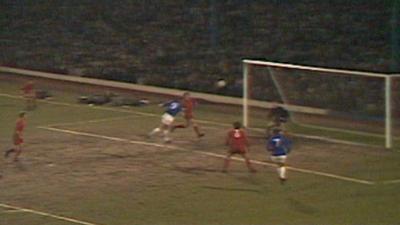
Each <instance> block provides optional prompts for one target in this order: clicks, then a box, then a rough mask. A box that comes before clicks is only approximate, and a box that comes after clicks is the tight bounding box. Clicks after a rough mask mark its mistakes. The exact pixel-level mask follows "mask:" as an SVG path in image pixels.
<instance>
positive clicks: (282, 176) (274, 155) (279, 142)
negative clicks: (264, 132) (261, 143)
mask: <svg viewBox="0 0 400 225" xmlns="http://www.w3.org/2000/svg"><path fill="white" fill-rule="evenodd" d="M291 147H292V143H291V141H290V140H289V139H287V138H286V137H285V136H284V135H283V133H282V130H281V129H279V128H274V129H273V130H272V136H271V137H270V138H269V139H268V141H267V150H268V151H270V152H271V160H272V161H273V162H274V163H276V164H277V166H278V168H277V172H278V177H279V180H280V181H281V184H284V183H285V181H286V180H287V176H286V165H285V164H286V158H287V155H288V154H289V152H290V150H291Z"/></svg>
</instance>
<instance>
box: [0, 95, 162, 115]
mask: <svg viewBox="0 0 400 225" xmlns="http://www.w3.org/2000/svg"><path fill="white" fill-rule="evenodd" d="M0 96H3V97H8V98H14V99H24V98H23V97H21V96H16V95H9V94H4V93H0ZM38 101H39V102H43V103H47V104H52V105H62V106H70V107H78V108H89V109H98V110H105V111H113V112H122V113H133V114H137V115H142V116H152V117H153V116H155V114H152V113H144V112H138V111H136V110H124V109H115V108H109V107H104V106H88V105H83V104H73V103H65V102H57V101H51V100H38Z"/></svg>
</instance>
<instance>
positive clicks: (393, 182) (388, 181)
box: [382, 179, 400, 184]
mask: <svg viewBox="0 0 400 225" xmlns="http://www.w3.org/2000/svg"><path fill="white" fill-rule="evenodd" d="M399 183H400V179H397V180H385V181H382V184H399Z"/></svg>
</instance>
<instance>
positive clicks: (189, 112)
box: [172, 92, 204, 138]
mask: <svg viewBox="0 0 400 225" xmlns="http://www.w3.org/2000/svg"><path fill="white" fill-rule="evenodd" d="M195 105H196V102H195V100H194V99H193V98H191V97H190V93H189V92H185V93H183V96H182V107H183V112H184V116H183V117H184V118H185V124H179V125H175V126H173V127H172V131H173V130H175V129H176V128H187V127H189V126H192V127H193V130H194V132H195V133H196V135H197V137H199V138H200V137H203V136H204V133H201V132H200V128H199V126H198V125H197V123H196V122H194V120H193V109H194V107H195Z"/></svg>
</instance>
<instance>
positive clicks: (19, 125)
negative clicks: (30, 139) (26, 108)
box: [4, 112, 26, 162]
mask: <svg viewBox="0 0 400 225" xmlns="http://www.w3.org/2000/svg"><path fill="white" fill-rule="evenodd" d="M25 114H26V113H25V112H20V113H19V117H18V119H17V122H16V123H15V130H14V133H13V142H14V147H13V148H11V149H9V150H7V151H6V152H5V154H4V156H5V157H6V158H7V157H8V156H9V155H10V154H11V153H15V155H14V162H16V161H18V157H19V155H20V154H21V152H22V144H23V143H24V139H23V131H24V129H25V127H26V117H25Z"/></svg>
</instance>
